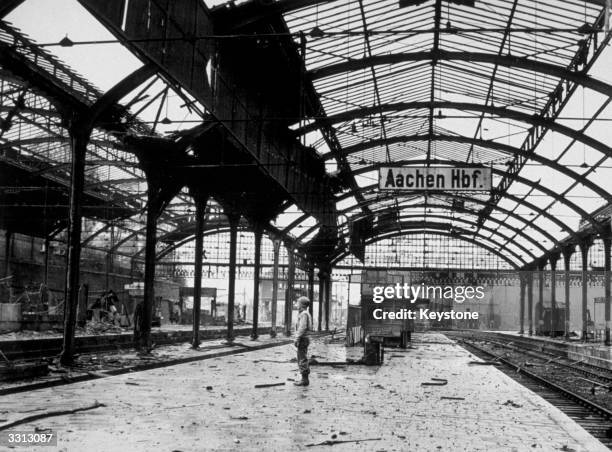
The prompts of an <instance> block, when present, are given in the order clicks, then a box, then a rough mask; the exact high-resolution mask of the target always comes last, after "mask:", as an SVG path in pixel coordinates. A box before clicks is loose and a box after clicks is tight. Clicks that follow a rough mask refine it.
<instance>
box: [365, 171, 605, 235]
mask: <svg viewBox="0 0 612 452" xmlns="http://www.w3.org/2000/svg"><path fill="white" fill-rule="evenodd" d="M438 161H439V162H440V163H446V164H450V165H464V164H465V163H464V162H457V161H454V160H438ZM415 163H416V164H424V163H426V161H425V160H407V161H397V162H394V164H396V165H404V164H415ZM385 165H386V164H384V163H376V164H373V165H370V166H367V167H363V168H360V169H359V170H357V171H354V172H353V174H360V173H362V172H368V171H373V170H376V169H378V168H380V167H381V166H385ZM491 171H492V172H493V173H496V174H499V175H504V174H506V173H505V172H504V171H501V170H498V169H495V168H491ZM514 179H515V180H516V181H518V182H519V183H521V184H523V185H527V186H528V187H531V188H534V189H536V190H538V191H540V192H542V193H544V194H546V195H548V196H550V197H551V198H553V199H555V200H556V201H558V202H560V203H561V204H565V205H566V206H568V207H569V208H570V209H572V210H573V211H574V212H576V213H577V214H579V215H580V217H581V218H586V219H587V220H588V221H589V223H591V224H592V225H593V227H594V228H595V229H596V230H597V231H599V232H604V231H603V229H602V227H601V225H600V224H599V223H598V222H597V220H595V218H593V217H592V216H591V215H590V214H588V213H587V212H586V211H584V210H583V209H582V208H581V207H579V206H577V205H576V204H574V203H573V202H571V201H568V200H567V199H565V198H564V197H563V196H560V195H559V194H558V193H555V192H554V191H553V190H551V189H549V188H547V187H544V186H543V185H540V184H539V183H538V182H533V181H530V180H529V179H525V178H524V177H521V176H519V175H514ZM502 196H503V197H506V198H508V199H510V200H512V201H514V202H517V203H519V204H523V205H525V206H527V207H528V208H530V209H531V210H534V211H536V212H538V213H540V215H544V216H546V217H547V218H549V219H550V220H551V221H552V222H553V223H555V224H557V226H559V227H560V228H562V229H565V230H566V231H568V232H569V233H570V234H571V235H572V236H573V237H574V238H576V239H578V236H577V235H576V233H575V232H574V231H573V230H572V229H571V228H570V227H569V226H568V225H566V224H565V223H563V222H562V221H560V220H559V219H557V218H556V217H554V216H552V215H550V214H548V213H547V212H546V211H545V210H543V209H541V208H540V207H538V206H536V205H534V204H532V203H530V202H528V201H526V200H525V199H522V198H519V197H517V196H514V195H512V194H510V193H502Z"/></svg>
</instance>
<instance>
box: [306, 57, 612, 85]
mask: <svg viewBox="0 0 612 452" xmlns="http://www.w3.org/2000/svg"><path fill="white" fill-rule="evenodd" d="M440 60H442V61H453V60H454V61H469V62H473V63H489V64H496V65H499V66H504V67H512V68H520V69H525V70H528V71H534V72H537V73H541V74H547V75H551V76H553V77H559V78H562V79H564V80H571V81H572V82H574V83H577V84H580V85H582V86H584V87H586V88H590V89H592V90H594V91H597V92H599V93H601V94H603V95H605V96H607V97H609V96H612V86H611V85H610V84H608V83H606V82H604V81H601V80H597V79H594V78H593V77H590V76H588V75H586V74H584V73H583V72H582V71H575V70H570V69H568V68H564V67H562V66H558V65H555V64H551V63H545V62H542V61H537V60H534V59H531V58H526V57H519V56H514V55H507V54H505V55H500V54H494V53H484V52H447V51H444V50H439V49H434V50H433V51H426V52H413V53H395V54H393V53H391V54H384V55H376V56H372V57H369V58H368V57H366V58H361V59H358V60H355V59H350V60H348V61H346V62H342V63H337V64H334V65H329V66H323V67H321V68H318V69H315V70H313V71H310V75H311V77H312V80H317V79H319V78H322V77H328V76H330V75H335V74H340V73H344V72H350V71H355V70H361V69H367V68H370V67H372V66H378V65H387V64H396V63H404V62H408V61H431V62H432V64H433V63H435V62H436V61H440Z"/></svg>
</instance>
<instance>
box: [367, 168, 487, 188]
mask: <svg viewBox="0 0 612 452" xmlns="http://www.w3.org/2000/svg"><path fill="white" fill-rule="evenodd" d="M378 187H379V188H380V189H381V190H399V191H422V190H438V191H489V190H491V168H483V167H473V168H467V167H449V166H429V167H426V166H383V167H381V168H380V169H379V172H378Z"/></svg>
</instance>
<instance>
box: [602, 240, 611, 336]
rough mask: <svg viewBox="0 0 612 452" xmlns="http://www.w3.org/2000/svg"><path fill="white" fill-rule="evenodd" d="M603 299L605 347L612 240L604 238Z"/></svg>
mask: <svg viewBox="0 0 612 452" xmlns="http://www.w3.org/2000/svg"><path fill="white" fill-rule="evenodd" d="M603 245H604V298H605V303H606V304H605V310H606V314H605V315H606V342H605V343H606V345H611V344H610V261H611V256H610V251H611V248H612V246H611V245H612V238H611V237H604V239H603Z"/></svg>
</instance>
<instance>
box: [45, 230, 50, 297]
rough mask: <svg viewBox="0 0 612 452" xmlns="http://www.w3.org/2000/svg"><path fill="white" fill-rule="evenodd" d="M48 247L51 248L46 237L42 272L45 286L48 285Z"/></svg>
mask: <svg viewBox="0 0 612 452" xmlns="http://www.w3.org/2000/svg"><path fill="white" fill-rule="evenodd" d="M49 246H51V240H50V239H49V236H47V237H45V263H44V270H43V283H44V284H45V286H46V285H48V284H49Z"/></svg>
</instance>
